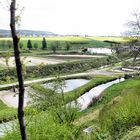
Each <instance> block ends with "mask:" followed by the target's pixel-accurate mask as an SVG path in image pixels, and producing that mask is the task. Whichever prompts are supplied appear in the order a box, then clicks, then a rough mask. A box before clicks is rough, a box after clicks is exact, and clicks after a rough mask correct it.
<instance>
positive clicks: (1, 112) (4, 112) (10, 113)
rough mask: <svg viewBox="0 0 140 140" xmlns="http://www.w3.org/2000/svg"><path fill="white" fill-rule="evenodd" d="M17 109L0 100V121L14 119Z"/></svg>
mask: <svg viewBox="0 0 140 140" xmlns="http://www.w3.org/2000/svg"><path fill="white" fill-rule="evenodd" d="M16 116H17V111H16V109H14V108H11V107H8V106H7V105H5V104H4V103H3V102H2V101H1V100H0V123H2V122H7V121H9V120H13V119H15V118H16Z"/></svg>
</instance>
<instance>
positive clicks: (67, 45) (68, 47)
mask: <svg viewBox="0 0 140 140" xmlns="http://www.w3.org/2000/svg"><path fill="white" fill-rule="evenodd" d="M65 44H66V46H65V47H66V50H67V51H69V50H70V47H71V44H70V42H65Z"/></svg>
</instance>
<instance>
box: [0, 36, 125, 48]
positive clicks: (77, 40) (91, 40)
mask: <svg viewBox="0 0 140 140" xmlns="http://www.w3.org/2000/svg"><path fill="white" fill-rule="evenodd" d="M29 39H30V40H31V41H32V45H33V44H35V43H37V44H38V48H41V46H42V37H28V38H27V37H21V39H20V43H22V44H23V49H26V48H27V40H29ZM8 40H11V39H10V38H0V50H6V49H7V48H4V47H3V46H2V45H3V44H4V43H6V41H8ZM105 40H109V41H117V42H121V41H123V38H121V37H120V38H118V37H46V41H47V46H48V50H51V43H52V42H55V41H58V42H59V48H58V49H59V50H66V48H65V42H70V43H71V48H70V49H71V50H78V49H82V48H87V47H110V46H111V44H110V43H106V42H104V41H105Z"/></svg>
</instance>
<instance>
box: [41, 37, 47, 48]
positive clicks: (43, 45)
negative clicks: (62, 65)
mask: <svg viewBox="0 0 140 140" xmlns="http://www.w3.org/2000/svg"><path fill="white" fill-rule="evenodd" d="M42 49H43V50H44V49H47V42H46V39H45V37H43V40H42Z"/></svg>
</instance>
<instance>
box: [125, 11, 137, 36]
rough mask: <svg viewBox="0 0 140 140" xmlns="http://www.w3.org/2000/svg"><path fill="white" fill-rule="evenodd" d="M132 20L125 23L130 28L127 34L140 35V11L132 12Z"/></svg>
mask: <svg viewBox="0 0 140 140" xmlns="http://www.w3.org/2000/svg"><path fill="white" fill-rule="evenodd" d="M132 17H133V20H131V21H129V22H128V23H127V26H128V27H129V28H130V31H129V35H134V36H135V37H136V35H140V11H138V10H137V11H134V12H133V13H132Z"/></svg>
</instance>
